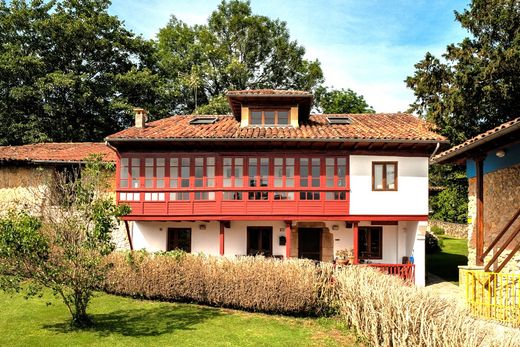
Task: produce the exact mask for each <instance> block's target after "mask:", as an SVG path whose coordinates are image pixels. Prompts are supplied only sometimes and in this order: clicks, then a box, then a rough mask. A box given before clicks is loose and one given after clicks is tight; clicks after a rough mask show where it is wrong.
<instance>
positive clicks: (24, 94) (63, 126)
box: [0, 0, 162, 145]
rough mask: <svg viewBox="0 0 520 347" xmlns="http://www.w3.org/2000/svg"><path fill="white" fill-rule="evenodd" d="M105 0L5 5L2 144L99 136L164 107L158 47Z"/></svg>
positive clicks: (0, 19) (0, 24)
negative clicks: (136, 110) (137, 112)
mask: <svg viewBox="0 0 520 347" xmlns="http://www.w3.org/2000/svg"><path fill="white" fill-rule="evenodd" d="M109 5H110V1H108V0H51V1H43V0H32V1H26V0H13V1H10V2H9V3H8V4H7V3H6V2H5V1H3V0H2V1H1V2H0V28H1V30H0V76H2V78H0V124H2V126H1V127H0V144H3V145H5V144H22V143H29V142H39V141H99V140H102V139H103V137H104V136H105V135H107V134H110V133H112V132H115V131H117V130H119V129H121V128H123V127H125V126H128V125H129V124H130V120H131V117H130V112H129V111H130V109H131V105H140V106H141V105H142V106H147V107H149V108H152V109H157V108H159V105H157V100H162V99H161V98H158V97H157V93H159V91H160V90H162V88H161V84H162V81H161V80H160V79H159V78H158V76H157V75H156V74H155V73H154V71H153V70H152V69H149V68H148V67H150V68H153V65H152V61H151V59H150V57H151V53H152V52H153V46H152V44H151V43H150V42H146V41H144V40H143V39H142V38H140V37H136V36H135V35H134V34H132V33H131V32H129V31H128V30H126V29H125V28H124V27H123V24H122V23H121V21H119V19H118V18H117V17H114V16H111V15H109V14H108V13H107V8H108V6H109Z"/></svg>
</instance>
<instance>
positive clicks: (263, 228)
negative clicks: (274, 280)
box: [246, 226, 273, 257]
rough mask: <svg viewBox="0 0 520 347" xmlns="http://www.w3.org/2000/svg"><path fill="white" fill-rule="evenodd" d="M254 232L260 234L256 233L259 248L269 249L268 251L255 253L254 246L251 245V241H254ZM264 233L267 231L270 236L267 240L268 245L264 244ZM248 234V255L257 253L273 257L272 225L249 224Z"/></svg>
mask: <svg viewBox="0 0 520 347" xmlns="http://www.w3.org/2000/svg"><path fill="white" fill-rule="evenodd" d="M253 232H257V233H258V234H257V235H256V237H257V240H256V242H257V243H258V246H259V247H258V248H259V250H260V249H261V250H264V249H265V250H267V253H261V252H259V253H254V252H252V247H251V243H252V233H253ZM263 233H267V234H268V236H270V237H269V241H267V245H264V244H263ZM246 234H247V246H246V247H247V248H246V254H247V255H251V256H255V255H264V256H266V257H271V256H272V255H273V227H271V226H248V227H247V229H246ZM264 246H267V247H264Z"/></svg>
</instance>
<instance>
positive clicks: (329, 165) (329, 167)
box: [325, 158, 334, 187]
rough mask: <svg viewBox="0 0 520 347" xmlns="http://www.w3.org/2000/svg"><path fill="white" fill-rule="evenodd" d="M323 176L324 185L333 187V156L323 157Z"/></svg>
mask: <svg viewBox="0 0 520 347" xmlns="http://www.w3.org/2000/svg"><path fill="white" fill-rule="evenodd" d="M325 164H326V166H325V178H326V186H327V187H333V186H334V158H327V159H325Z"/></svg>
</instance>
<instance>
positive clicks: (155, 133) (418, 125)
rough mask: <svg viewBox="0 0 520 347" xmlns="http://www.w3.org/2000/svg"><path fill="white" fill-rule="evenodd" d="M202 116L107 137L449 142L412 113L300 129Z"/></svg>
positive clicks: (321, 118)
mask: <svg viewBox="0 0 520 347" xmlns="http://www.w3.org/2000/svg"><path fill="white" fill-rule="evenodd" d="M335 116H342V117H345V116H348V117H350V118H351V120H352V122H351V124H337V125H336V124H334V125H331V124H329V122H328V120H327V117H335ZM195 117H200V116H197V115H183V116H172V117H169V118H163V119H160V120H157V121H154V122H150V123H147V124H146V127H145V128H135V127H133V128H128V129H126V130H123V131H120V132H118V133H115V134H113V135H110V136H108V138H107V139H108V140H117V139H136V140H137V139H169V140H175V139H289V140H293V139H294V140H298V139H303V140H309V139H315V140H317V141H320V140H391V141H395V140H405V141H412V140H413V141H446V138H445V137H443V136H441V135H438V134H436V133H435V132H433V130H432V129H431V126H430V125H429V124H428V123H427V122H425V121H423V120H421V119H419V118H417V117H415V116H413V115H410V114H405V113H397V114H386V113H385V114H382V113H381V114H342V115H333V114H326V115H324V114H316V115H311V116H310V118H309V120H308V121H306V122H304V123H303V124H300V127H298V128H294V127H291V126H286V127H258V126H248V127H243V128H241V127H240V122H238V121H237V120H236V119H235V118H234V117H233V116H230V115H226V116H216V117H217V121H216V122H215V123H213V124H200V125H191V124H189V123H190V121H191V120H192V119H193V118H195Z"/></svg>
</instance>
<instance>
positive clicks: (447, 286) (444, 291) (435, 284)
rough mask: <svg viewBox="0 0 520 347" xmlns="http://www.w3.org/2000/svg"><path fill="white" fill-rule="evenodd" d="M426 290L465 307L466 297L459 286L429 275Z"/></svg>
mask: <svg viewBox="0 0 520 347" xmlns="http://www.w3.org/2000/svg"><path fill="white" fill-rule="evenodd" d="M425 290H427V291H429V292H431V293H433V294H435V295H436V296H438V297H440V298H443V299H447V300H450V301H454V302H456V303H458V304H460V305H464V296H463V293H462V290H461V289H460V288H459V286H457V285H455V284H453V283H451V282H448V281H446V280H444V279H442V278H440V277H439V276H437V275H434V274H432V273H428V276H427V280H426V287H425Z"/></svg>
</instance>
